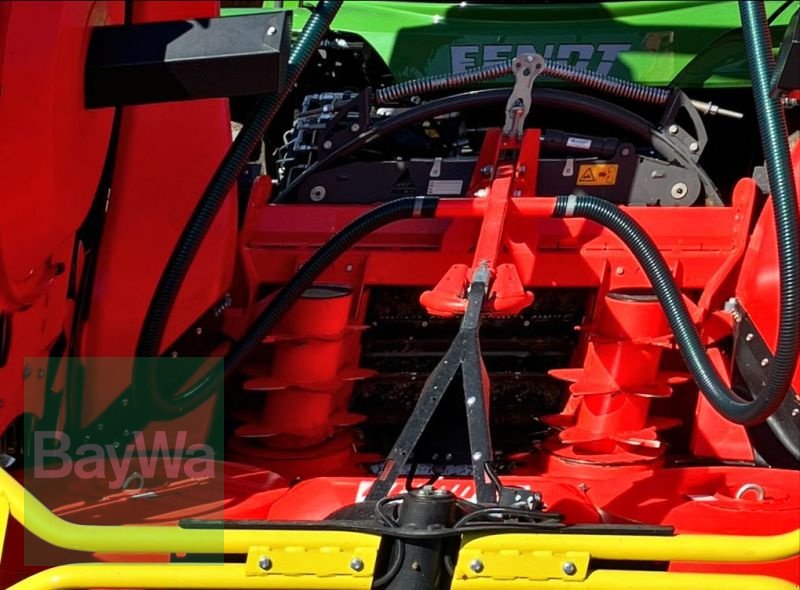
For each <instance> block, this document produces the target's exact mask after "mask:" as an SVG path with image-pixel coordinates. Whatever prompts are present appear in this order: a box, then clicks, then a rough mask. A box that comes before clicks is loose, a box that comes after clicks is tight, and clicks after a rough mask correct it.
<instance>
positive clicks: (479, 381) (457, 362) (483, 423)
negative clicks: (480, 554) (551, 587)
mask: <svg viewBox="0 0 800 590" xmlns="http://www.w3.org/2000/svg"><path fill="white" fill-rule="evenodd" d="M488 287H489V269H488V266H486V265H485V264H484V265H482V266H480V267H479V268H478V270H477V271H476V272H475V274H474V276H473V278H472V283H471V284H470V286H469V289H468V291H467V306H466V311H465V312H464V317H463V318H462V320H461V327H460V329H459V331H458V334H457V335H456V337H455V338H454V339H453V342H452V344H451V345H450V348H449V349H448V350H447V352H446V353H445V355H444V357H443V358H442V360H441V361H440V362H439V364H438V365H437V366H436V368H435V369H434V370H433V371H432V372H431V374H430V376H429V377H428V379H427V380H426V381H425V385H424V386H423V388H422V392H421V393H420V396H419V399H418V400H417V405H416V406H415V407H414V410H413V412H412V413H411V416H410V417H409V419H408V421H407V422H406V425H405V427H404V428H403V431H402V432H401V433H400V436H399V437H398V439H397V442H395V444H394V447H393V448H392V450H391V452H390V453H389V456H388V457H387V459H386V463H385V465H384V467H383V470H382V471H381V473H380V475H379V476H378V479H377V480H376V481H375V483H374V484H373V485H372V488H370V491H369V493H368V494H367V500H379V499H380V498H383V497H385V496H386V495H387V494H388V493H389V492H390V490H391V489H392V485H393V484H394V482H395V481H396V480H397V477H398V475H400V474H401V473H403V472H404V471H405V470H407V469H408V468H409V466H410V465H412V464H414V463H415V462H416V461H415V460H414V457H413V454H414V450H415V448H416V447H417V444H418V443H419V441H420V439H421V438H422V435H423V434H424V433H425V431H426V429H427V428H428V427H429V426H430V424H431V421H432V418H433V416H434V413H435V411H436V409H437V408H438V407H439V406H440V404H441V402H442V400H443V399H444V398H445V396H446V395H448V392H449V391H451V389H452V388H451V387H450V386H451V384H452V383H453V382H454V381H455V380H456V376H457V375H458V374H459V373H460V374H461V380H462V385H463V391H464V406H465V407H466V414H467V429H468V432H469V449H470V460H471V462H472V477H473V480H474V482H475V492H476V497H477V500H478V502H479V503H482V504H495V503H497V501H498V500H499V498H498V492H499V490H498V486H497V485H496V484H495V483H494V481H493V479H494V478H493V473H492V470H491V469H492V468H491V461H492V458H493V453H492V441H491V435H490V433H489V412H488V402H489V378H488V375H487V373H486V367H485V366H484V364H483V358H482V357H481V347H480V340H479V336H478V331H479V329H480V321H481V308H482V307H483V301H484V299H485V298H486V293H487V290H488Z"/></svg>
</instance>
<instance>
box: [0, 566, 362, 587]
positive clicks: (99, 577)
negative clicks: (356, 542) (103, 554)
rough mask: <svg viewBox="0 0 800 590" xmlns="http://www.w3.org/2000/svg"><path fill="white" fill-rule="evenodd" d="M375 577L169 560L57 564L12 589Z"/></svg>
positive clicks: (330, 583) (352, 583) (351, 583)
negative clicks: (254, 571)
mask: <svg viewBox="0 0 800 590" xmlns="http://www.w3.org/2000/svg"><path fill="white" fill-rule="evenodd" d="M371 585H372V577H356V576H311V575H303V576H286V575H280V574H271V575H262V576H252V575H247V573H246V571H245V565H243V564H233V563H225V564H219V565H193V564H167V563H139V564H120V563H86V564H75V565H62V566H59V567H54V568H52V569H49V570H45V571H43V572H39V573H38V574H34V575H32V576H30V577H29V578H26V579H24V580H22V581H21V582H18V583H17V584H15V585H13V586H11V587H10V588H9V589H8V590H46V589H47V590H57V589H67V588H69V589H78V588H165V589H166V588H176V589H177V588H201V589H203V588H209V589H210V588H242V589H244V590H246V589H248V588H265V589H277V588H281V589H286V590H305V589H315V588H319V589H320V590H321V589H323V588H324V589H330V590H368V589H369V588H370V586H371Z"/></svg>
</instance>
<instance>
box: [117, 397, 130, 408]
mask: <svg viewBox="0 0 800 590" xmlns="http://www.w3.org/2000/svg"><path fill="white" fill-rule="evenodd" d="M119 403H121V404H122V407H123V408H124V407H125V406H127V405H128V400H127V398H122V399H121V400H120V401H119Z"/></svg>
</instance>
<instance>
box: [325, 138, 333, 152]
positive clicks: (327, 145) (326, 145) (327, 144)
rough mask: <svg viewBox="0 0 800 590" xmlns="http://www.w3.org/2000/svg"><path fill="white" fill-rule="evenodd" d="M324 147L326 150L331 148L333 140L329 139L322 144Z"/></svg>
mask: <svg viewBox="0 0 800 590" xmlns="http://www.w3.org/2000/svg"><path fill="white" fill-rule="evenodd" d="M322 147H323V148H324V149H326V150H329V149H331V148H332V147H333V142H332V141H331V140H328V141H326V142H325V143H323V144H322Z"/></svg>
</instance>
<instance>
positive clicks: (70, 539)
mask: <svg viewBox="0 0 800 590" xmlns="http://www.w3.org/2000/svg"><path fill="white" fill-rule="evenodd" d="M0 494H3V495H5V497H6V500H8V504H9V507H10V509H11V514H12V515H13V516H14V518H15V519H16V520H18V521H19V522H20V523H21V524H22V525H23V526H24V527H25V528H26V529H27V530H28V531H30V532H31V533H32V534H34V535H36V536H37V537H39V538H40V539H42V540H44V541H46V542H47V543H50V544H51V545H55V546H56V547H63V548H64V549H72V550H75V551H89V552H99V553H247V551H248V549H249V548H250V547H252V546H253V545H263V546H284V547H285V546H299V547H306V548H314V547H317V548H318V547H340V548H343V549H352V550H356V549H357V548H360V547H364V548H367V549H371V550H375V549H377V546H378V544H379V543H380V536H378V535H370V534H366V533H351V532H346V531H319V530H316V531H315V530H302V531H300V530H294V531H288V530H283V531H282V530H231V529H228V530H224V531H223V530H209V529H182V528H180V527H177V526H124V527H121V526H101V525H84V524H73V523H71V522H67V521H66V520H64V519H62V518H59V517H58V516H56V515H55V514H53V513H52V512H51V511H50V510H48V509H47V507H46V506H44V505H43V504H42V503H41V502H40V501H39V500H37V499H36V498H35V497H34V496H33V495H32V494H31V493H30V492H28V491H27V490H26V489H24V488H23V487H22V486H21V485H20V484H19V482H17V481H16V480H15V479H14V478H13V477H11V476H10V475H9V474H8V472H6V471H5V470H4V469H0Z"/></svg>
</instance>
